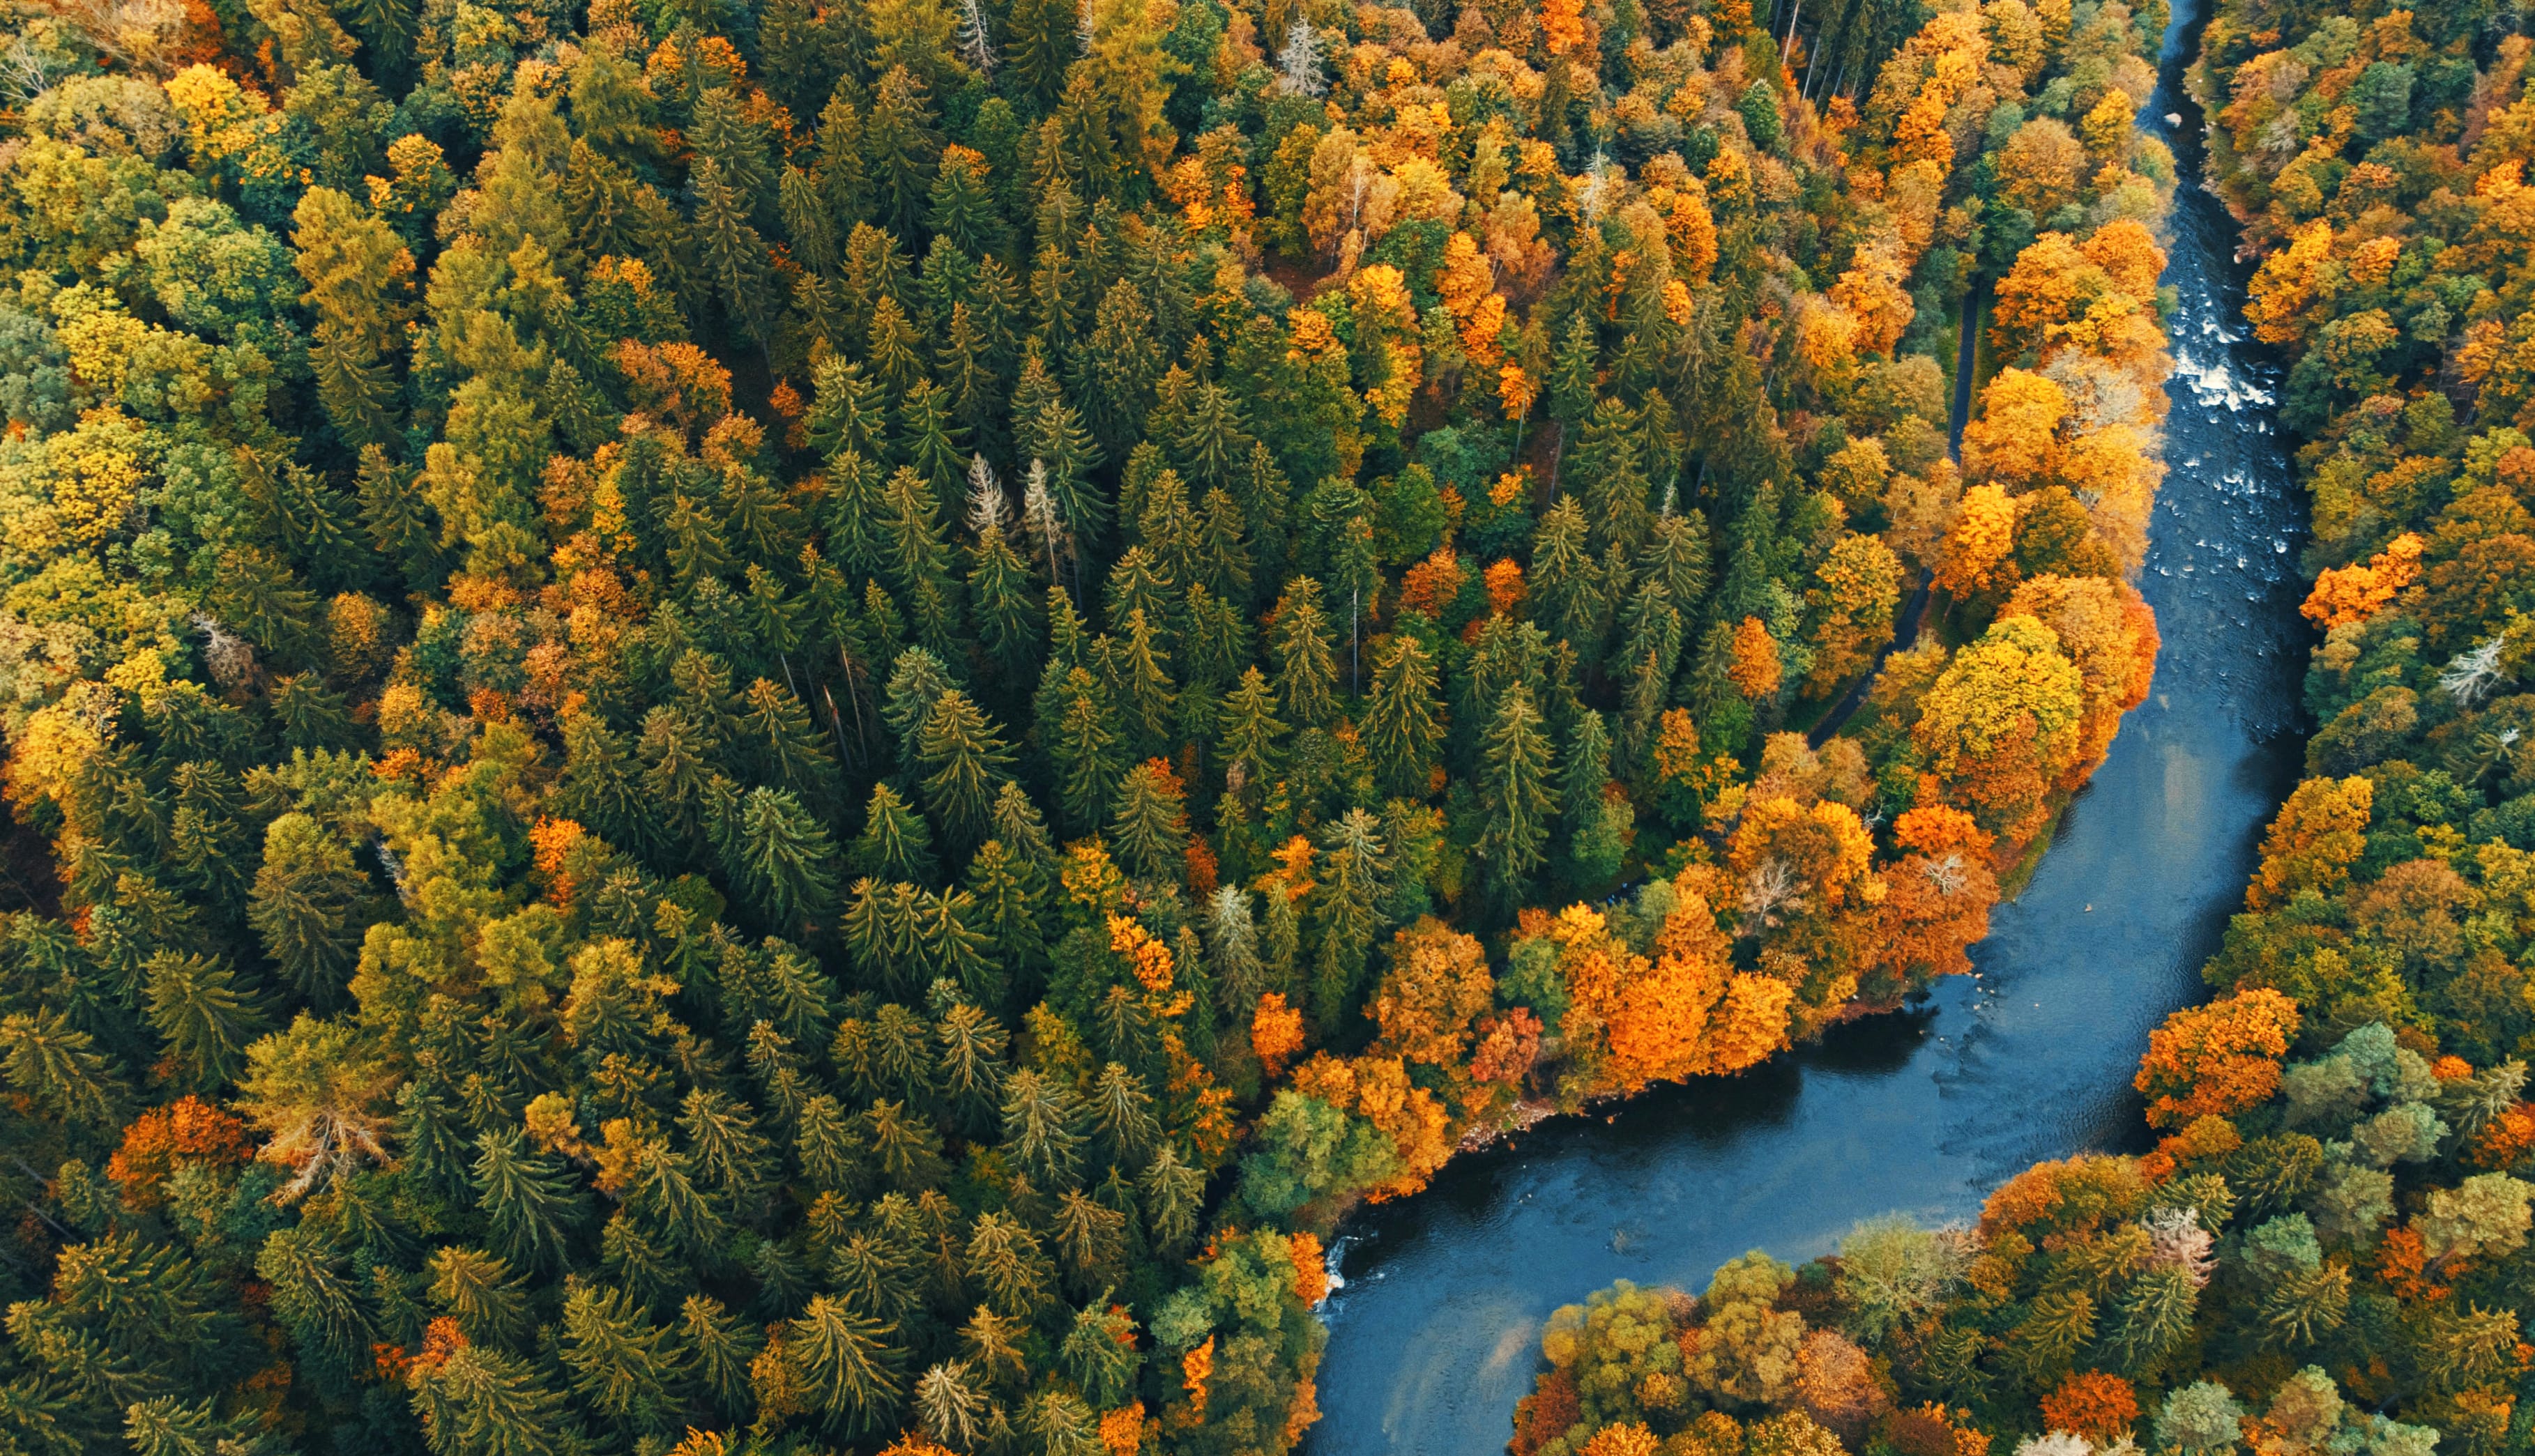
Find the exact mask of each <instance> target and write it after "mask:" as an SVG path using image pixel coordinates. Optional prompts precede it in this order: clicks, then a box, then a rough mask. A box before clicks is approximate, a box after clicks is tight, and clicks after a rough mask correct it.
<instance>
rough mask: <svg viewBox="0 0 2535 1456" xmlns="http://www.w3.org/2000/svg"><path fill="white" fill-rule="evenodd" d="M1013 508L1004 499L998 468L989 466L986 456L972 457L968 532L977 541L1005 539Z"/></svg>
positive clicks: (969, 481) (969, 460) (969, 475)
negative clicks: (997, 475)
mask: <svg viewBox="0 0 2535 1456" xmlns="http://www.w3.org/2000/svg"><path fill="white" fill-rule="evenodd" d="M1010 514H1011V508H1010V506H1009V505H1008V504H1007V503H1006V502H1005V500H1004V483H1003V482H1002V481H1000V480H997V479H996V478H995V467H994V466H992V465H989V464H987V463H986V456H985V455H984V454H983V453H979V454H977V455H970V456H968V529H970V530H972V531H974V532H976V534H977V539H978V540H980V541H983V540H985V539H986V538H987V537H989V536H994V537H997V538H1001V537H1002V536H1003V535H1004V532H1005V528H1006V526H1007V524H1008V521H1007V518H1006V517H1007V516H1009V515H1010Z"/></svg>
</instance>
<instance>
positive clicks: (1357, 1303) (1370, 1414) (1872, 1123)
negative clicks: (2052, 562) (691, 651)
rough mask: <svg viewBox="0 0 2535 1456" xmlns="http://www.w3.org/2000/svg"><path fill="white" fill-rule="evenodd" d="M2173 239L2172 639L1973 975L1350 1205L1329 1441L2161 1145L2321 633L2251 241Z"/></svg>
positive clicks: (1468, 1435)
mask: <svg viewBox="0 0 2535 1456" xmlns="http://www.w3.org/2000/svg"><path fill="white" fill-rule="evenodd" d="M2189 12H2190V7H2188V6H2178V7H2177V13H2176V20H2175V26H2174V28H2173V29H2172V30H2169V32H2168V36H2167V56H2166V58H2165V63H2164V66H2163V68H2162V69H2163V75H2162V76H2161V78H2160V85H2159V90H2158V94H2157V96H2156V98H2155V99H2154V100H2153V101H2152V102H2151V103H2150V104H2149V105H2148V106H2147V107H2145V108H2143V113H2142V114H2143V117H2144V118H2146V119H2147V120H2148V122H2149V123H2150V125H2151V126H2153V127H2155V128H2156V129H2157V130H2159V131H2163V130H2165V128H2164V125H2163V123H2162V122H2160V121H2158V118H2161V117H2162V116H2164V115H2165V114H2167V113H2168V112H2174V113H2179V114H2180V115H2181V116H2182V118H2183V120H2182V123H2181V125H2180V126H2179V127H2177V128H2175V130H2176V131H2178V132H2182V133H2185V135H2182V136H2176V137H2174V138H2172V140H2173V141H2174V142H2175V143H2176V144H2177V149H2178V151H2181V152H2185V156H2184V160H2185V163H2186V165H2187V168H2189V166H2190V165H2191V163H2192V162H2193V161H2194V160H2195V157H2194V156H2193V155H2192V154H2191V150H2192V149H2190V148H2189V146H2188V143H2189V141H2190V134H2191V133H2192V132H2193V131H2194V130H2195V129H2196V128H2197V127H2198V125H2199V118H2198V114H2197V112H2196V110H2195V109H2194V108H2193V107H2192V106H2191V104H2190V102H2189V101H2188V100H2185V99H2184V98H2182V97H2181V96H2180V94H2179V88H2178V87H2177V86H2176V85H2175V78H2176V75H2177V72H2178V68H2179V57H2180V55H2181V53H2182V51H2183V49H2184V47H2185V46H2186V45H2188V44H2193V43H2196V39H2195V36H2196V31H2195V30H2194V28H2193V23H2192V18H2191V16H2190V13H2189ZM2187 175H2189V172H2187ZM2173 232H2174V237H2173V242H2172V258H2171V262H2170V264H2169V266H2168V268H2167V271H2166V275H2165V281H2166V282H2167V283H2170V284H2173V285H2174V286H2175V287H2176V288H2177V290H2178V292H2179V294H2180V296H2181V307H2180V309H2179V311H2178V312H2177V314H2176V315H2175V317H2174V318H2173V320H2172V321H2171V325H2172V336H2173V340H2174V351H2175V355H2176V366H2177V367H2176V373H2175V377H2174V379H2173V380H2172V382H2171V383H2170V384H2169V385H2168V388H2167V393H2168V394H2169V395H2170V396H2171V397H2172V400H2173V404H2174V408H2173V413H2172V415H2171V417H2170V418H2169V420H2168V423H2167V449H2166V459H2167V463H2168V466H2169V469H2170V472H2171V473H2170V474H2169V476H2168V479H2167V481H2166V485H2165V489H2164V492H2163V494H2162V495H2161V497H2160V498H2159V501H2158V504H2157V510H2156V516H2155V523H2154V526H2153V528H2152V539H2151V543H2150V547H2149V552H2148V561H2147V566H2146V569H2145V572H2144V575H2143V576H2142V578H2141V582H2140V586H2141V589H2142V590H2143V591H2144V592H2145V593H2146V596H2147V599H2148V601H2149V602H2150V603H2151V604H2152V605H2153V606H2154V607H2155V608H2156V613H2157V622H2158V625H2159V628H2160V630H2161V632H2162V633H2163V636H2164V640H2165V645H2164V650H2163V652H2162V653H2161V654H2160V656H2159V659H2158V665H2157V681H2156V687H2155V691H2154V692H2153V694H2152V695H2151V696H2150V698H2149V699H2148V701H2147V702H2145V703H2144V704H2142V705H2141V706H2140V707H2139V708H2138V709H2137V710H2135V711H2134V712H2133V713H2132V714H2131V717H2130V719H2129V721H2128V722H2127V723H2126V724H2125V725H2124V726H2123V729H2122V733H2121V737H2120V738H2119V740H2117V741H2116V743H2115V744H2114V746H2113V752H2112V757H2111V758H2110V759H2109V760H2108V761H2107V762H2106V763H2105V765H2104V768H2103V770H2102V771H2101V772H2100V773H2098V774H2097V775H2096V777H2095V781H2094V783H2093V785H2092V786H2090V787H2089V788H2088V789H2087V790H2086V791H2085V792H2084V793H2083V794H2081V795H2080V796H2079V797H2078V799H2077V802H2076V803H2075V804H2073V805H2072V806H2071V808H2070V811H2069V813H2068V815H2067V817H2066V818H2065V819H2064V820H2063V822H2062V824H2061V827H2060V830H2059V835H2058V838H2057V841H2056V842H2055V843H2054V844H2053V846H2052V848H2051V850H2050V852H2049V854H2048V855H2047V856H2046V857H2045V858H2044V860H2043V863H2042V867H2041V869H2040V872H2039V873H2038V874H2037V875H2036V876H2035V877H2034V880H2033V881H2032V883H2031V884H2030V885H2029V886H2028V887H2027V888H2026V890H2025V892H2024V894H2023V896H2022V897H2021V898H2020V899H2018V900H2017V901H2016V903H2014V904H2012V905H2009V906H2003V907H2001V909H2000V911H1999V912H1998V914H1997V915H1996V917H1995V918H1994V921H1993V925H1992V931H1991V935H1990V938H1989V939H1988V940H1986V941H1985V942H1983V943H1982V945H1981V946H1980V947H1978V948H1977V949H1976V950H1975V952H1974V955H1973V959H1974V962H1975V964H1976V965H1977V967H1978V974H1977V976H1976V977H1975V978H1963V979H1957V980H1954V981H1951V982H1948V983H1947V984H1946V985H1944V986H1941V987H1939V988H1938V989H1937V991H1936V992H1935V993H1934V994H1933V995H1932V996H1931V997H1929V998H1928V999H1926V1001H1924V1002H1923V1003H1921V1004H1919V1005H1917V1006H1915V1007H1913V1008H1911V1009H1909V1010H1907V1011H1904V1012H1902V1013H1899V1014H1896V1015H1892V1016H1886V1017H1879V1018H1875V1019H1873V1020H1870V1021H1865V1022H1860V1023H1857V1024H1853V1025H1850V1026H1846V1027H1842V1028H1839V1029H1838V1030H1836V1031H1834V1032H1833V1033H1832V1034H1831V1035H1830V1036H1829V1037H1828V1038H1827V1039H1826V1040H1825V1041H1824V1044H1823V1045H1821V1046H1819V1047H1815V1048H1812V1049H1809V1050H1807V1051H1806V1052H1805V1053H1803V1054H1802V1055H1799V1056H1796V1057H1793V1058H1788V1059H1782V1060H1781V1061H1779V1062H1775V1063H1772V1064H1770V1065H1768V1066H1764V1067H1762V1068H1758V1069H1756V1070H1754V1071H1752V1072H1750V1073H1748V1074H1746V1075H1744V1076H1742V1077H1739V1078H1736V1079H1734V1080H1732V1081H1727V1082H1720V1083H1710V1084H1706V1085H1701V1086H1697V1087H1685V1088H1675V1089H1670V1090H1667V1091H1662V1092H1657V1093H1653V1094H1650V1095H1648V1096H1646V1097H1643V1098H1640V1099H1638V1101H1636V1102H1634V1103H1631V1104H1629V1105H1627V1106H1626V1107H1625V1108H1622V1109H1620V1110H1619V1111H1618V1112H1617V1113H1616V1114H1615V1115H1614V1116H1612V1117H1611V1118H1610V1119H1609V1120H1608V1121H1603V1120H1601V1119H1599V1118H1594V1119H1576V1120H1568V1121H1563V1122H1553V1123H1550V1124H1547V1125H1544V1126H1542V1127H1540V1128H1537V1129H1535V1130H1534V1131H1533V1132H1531V1133H1530V1134H1528V1135H1527V1136H1526V1137H1524V1138H1521V1139H1518V1140H1517V1141H1516V1142H1515V1144H1514V1145H1512V1146H1509V1147H1505V1148H1500V1149H1498V1150H1495V1151H1492V1152H1490V1153H1486V1154H1482V1155H1480V1156H1477V1157H1472V1158H1466V1159H1463V1160H1460V1161H1458V1162H1456V1163H1454V1164H1453V1166H1452V1167H1450V1168H1448V1169H1447V1170H1446V1171H1445V1173H1444V1174H1443V1176H1442V1177H1440V1178H1438V1179H1437V1180H1436V1183H1435V1186H1434V1187H1433V1188H1431V1189H1430V1190H1428V1191H1427V1192H1425V1193H1423V1194H1420V1195H1419V1196H1417V1197H1415V1198H1412V1199H1409V1200H1407V1201H1406V1202H1404V1203H1402V1204H1399V1205H1395V1206H1393V1207H1390V1208H1385V1209H1379V1210H1375V1211H1374V1212H1372V1213H1371V1214H1369V1215H1368V1216H1366V1217H1363V1218H1360V1219H1358V1220H1356V1221H1355V1222H1353V1223H1351V1224H1350V1225H1349V1226H1348V1227H1347V1229H1346V1230H1345V1231H1344V1235H1345V1238H1344V1240H1343V1242H1342V1244H1341V1247H1342V1249H1343V1253H1342V1255H1341V1260H1340V1264H1341V1272H1342V1274H1343V1276H1344V1285H1343V1287H1342V1288H1341V1289H1340V1290H1339V1291H1338V1293H1337V1294H1336V1295H1335V1296H1333V1297H1332V1299H1331V1300H1330V1303H1329V1307H1328V1319H1329V1331H1330V1339H1329V1353H1328V1356H1327V1358H1326V1360H1325V1361H1324V1363H1323V1365H1322V1366H1321V1377H1320V1378H1321V1407H1322V1410H1323V1412H1324V1413H1325V1414H1324V1418H1323V1420H1322V1421H1321V1423H1320V1424H1319V1425H1318V1426H1315V1427H1314V1428H1313V1430H1312V1433H1311V1435H1310V1438H1309V1440H1308V1442H1307V1445H1308V1449H1309V1450H1310V1451H1311V1452H1312V1453H1313V1456H1339V1453H1356V1452H1421V1453H1422V1452H1453V1453H1464V1456H1467V1453H1480V1452H1488V1451H1494V1450H1497V1449H1499V1448H1501V1447H1502V1446H1503V1444H1504V1442H1505V1440H1506V1437H1507V1436H1508V1434H1509V1433H1510V1432H1511V1428H1512V1426H1511V1421H1512V1416H1513V1411H1514V1404H1515V1400H1516V1399H1517V1398H1518V1397H1520V1396H1521V1395H1522V1394H1523V1393H1525V1392H1526V1391H1527V1390H1528V1389H1529V1388H1530V1384H1531V1379H1532V1375H1533V1372H1534V1370H1535V1368H1536V1367H1537V1364H1538V1353H1537V1352H1538V1346H1537V1337H1538V1334H1539V1330H1540V1326H1541V1322H1542V1321H1543V1320H1544V1319H1546V1318H1547V1317H1548V1315H1549V1312H1550V1311H1551V1310H1552V1309H1554V1308H1556V1307H1557V1305H1559V1304H1562V1303H1566V1302H1569V1301H1574V1300H1577V1299H1581V1298H1582V1297H1583V1296H1584V1295H1585V1294H1586V1293H1587V1292H1589V1291H1591V1290H1594V1289H1598V1288H1600V1287H1602V1286H1604V1285H1607V1284H1609V1283H1611V1282H1612V1281H1613V1280H1616V1279H1633V1280H1637V1281H1638V1282H1640V1283H1658V1282H1669V1283H1677V1284H1683V1285H1687V1286H1690V1287H1692V1288H1697V1287H1699V1286H1700V1285H1702V1284H1703V1283H1704V1282H1705V1280H1706V1277H1707V1275H1708V1273H1709V1272H1710V1271H1712V1270H1713V1269H1714V1268H1715V1266H1716V1265H1717V1264H1719V1263H1721V1262H1723V1261H1724V1260H1726V1259H1728V1258H1731V1257H1733V1256H1734V1255H1736V1254H1738V1253H1741V1252H1743V1251H1744V1250H1745V1249H1748V1248H1753V1247H1763V1248H1767V1249H1768V1250H1770V1251H1771V1252H1773V1253H1775V1254H1777V1255H1779V1256H1780V1257H1782V1258H1787V1259H1791V1260H1792V1259H1802V1258H1806V1257H1810V1256H1812V1255H1814V1254H1817V1253H1821V1252H1823V1251H1824V1250H1826V1249H1828V1248H1829V1247H1830V1246H1831V1245H1832V1244H1835V1243H1836V1242H1837V1241H1838V1239H1839V1237H1840V1235H1842V1234H1843V1233H1845V1232H1846V1231H1847V1230H1848V1229H1849V1228H1851V1227H1852V1226H1853V1225H1855V1224H1856V1223H1857V1222H1858V1221H1859V1220H1860V1219H1863V1218H1869V1217H1873V1216H1875V1215H1878V1214H1883V1213H1889V1212H1904V1213H1909V1214H1912V1215H1914V1216H1916V1217H1918V1218H1921V1219H1923V1220H1927V1221H1930V1222H1942V1221H1945V1220H1948V1219H1957V1218H1965V1217H1968V1216H1970V1215H1971V1214H1972V1213H1974V1212H1975V1211H1976V1210H1977V1209H1978V1207H1979V1203H1980V1197H1981V1194H1982V1192H1983V1190H1985V1189H1986V1188H1988V1187H1989V1186H1990V1185H1992V1184H1993V1183H1996V1182H1997V1181H1998V1180H1999V1179H2001V1178H2003V1177H2005V1176H2006V1175H2008V1174H2009V1173H2012V1172H2014V1171H2016V1170H2017V1169H2020V1168H2022V1167H2024V1166H2025V1165H2027V1164H2029V1163H2031V1162H2033V1161H2035V1160H2036V1159H2040V1158H2049V1157H2062V1156H2066V1155H2068V1154H2070V1153H2072V1152H2076V1151H2080V1150H2085V1149H2090V1148H2107V1147H2115V1146H2121V1145H2126V1144H2128V1143H2130V1142H2131V1141H2132V1140H2133V1139H2134V1138H2135V1137H2136V1136H2137V1128H2138V1127H2139V1120H2138V1114H2137V1104H2136V1102H2135V1099H2134V1097H2133V1094H2132V1093H2131V1092H2130V1090H2129V1082H2130V1074H2131V1070H2132V1068H2133V1066H2134V1065H2135V1063H2136V1062H2137V1059H2138V1055H2139V1052H2140V1050H2141V1048H2142V1047H2143V1046H2144V1045H2145V1042H2146V1037H2147V1033H2148V1030H2149V1029H2150V1028H2151V1027H2153V1026H2154V1025H2155V1024H2156V1023H2157V1022H2158V1021H2159V1020H2161V1019H2162V1018H2163V1017H2164V1016H2165V1014H2166V1013H2167V1012H2168V1011H2170V1010H2172V1009H2173V1008H2174V1007H2176V1006H2178V1005H2181V1004H2183V1003H2184V1002H2186V1001H2190V1000H2192V999H2194V998H2195V996H2196V995H2197V994H2198V993H2199V990H2200V984H2199V976H2198V971H2199V966H2200V963H2201V961H2202V960H2203V959H2205V958H2206V956H2207V955H2208V953H2209V951H2210V950H2211V949H2212V948H2213V947H2214V945H2215V944H2216V941H2217V938H2218V936H2219V934H2220V933H2221V932H2222V931H2223V930H2224V929H2225V925H2226V919H2227V916H2228V914H2229V912H2231V911H2232V910H2233V909H2234V908H2236V906H2237V905H2238V904H2239V903H2240V897H2241V895H2242V893H2243V891H2242V886H2243V884H2244V880H2245V876H2246V873H2247V871H2248V870H2249V869H2250V868H2251V864H2252V859H2253V852H2254V847H2255V844H2256V842H2257V838H2258V835H2259V833H2260V828H2261V825H2262V823H2263V822H2264V821H2265V820H2266V819H2268V818H2269V816H2270V813H2271V811H2272V809H2273V807H2274V806H2275V805H2276V804H2277V803H2278V802H2279V799H2280V797H2281V796H2282V795H2283V794H2284V793H2285V792H2286V791H2287V789H2288V787H2289V786H2290V785H2291V784H2292V783H2293V782H2294V780H2295V774H2296V762H2297V757H2298V756H2297V754H2296V745H2295V742H2294V739H2293V738H2292V737H2291V736H2290V735H2291V734H2292V731H2293V729H2294V727H2295V722H2294V707H2293V704H2294V703H2295V700H2296V681H2297V674H2298V672H2299V670H2300V668H2301V667H2302V665H2303V661H2304V649H2305V644H2306V640H2307V638H2306V636H2305V634H2304V632H2303V630H2302V627H2301V624H2300V623H2299V620H2298V618H2297V615H2296V603H2297V600H2298V597H2299V595H2300V583H2299V582H2298V581H2297V580H2296V576H2295V570H2294V559H2295V558H2294V553H2295V550H2296V547H2297V546H2298V544H2299V542H2300V532H2301V519H2302V514H2301V512H2300V510H2299V508H2298V505H2297V503H2296V502H2295V500H2294V499H2293V496H2292V492H2291V488H2290V483H2289V477H2288V470H2287V462H2286V459H2285V457H2284V455H2283V454H2282V451H2281V448H2280V444H2279V441H2278V438H2277V436H2276V435H2275V434H2274V433H2273V429H2274V427H2273V425H2272V422H2271V414H2270V391H2271V389H2272V388H2273V386H2274V384H2275V379H2274V377H2273V373H2272V371H2271V370H2270V369H2269V367H2268V365H2267V363H2266V362H2265V361H2264V360H2263V359H2262V358H2261V357H2260V356H2259V355H2258V354H2257V352H2256V351H2255V350H2254V349H2253V348H2252V346H2250V345H2249V344H2247V343H2246V342H2245V338H2244V335H2245V326H2244V325H2243V323H2242V319H2241V313H2240V308H2241V304H2242V289H2241V283H2242V278H2241V276H2240V274H2239V273H2238V271H2237V270H2236V269H2235V267H2234V265H2233V264H2232V262H2231V258H2232V253H2233V248H2234V241H2235V231H2234V228H2233V226H2232V225H2231V224H2230V223H2229V221H2228V219H2227V217H2226V215H2225V213H2224V212H2223V211H2222V210H2221V209H2220V208H2219V207H2218V206H2217V205H2216V203H2215V202H2214V201H2213V200H2211V199H2210V198H2209V197H2207V196H2206V195H2204V194H2202V193H2200V192H2199V191H2198V190H2197V189H2196V188H2194V187H2192V186H2191V185H2190V184H2189V183H2187V185H2186V190H2185V192H2184V193H2183V195H2182V196H2181V197H2180V198H2179V199H2178V200H2177V204H2176V216H2175V218H2174V224H2173Z"/></svg>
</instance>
